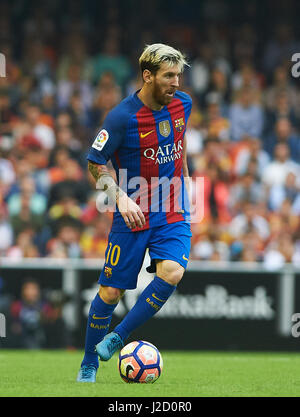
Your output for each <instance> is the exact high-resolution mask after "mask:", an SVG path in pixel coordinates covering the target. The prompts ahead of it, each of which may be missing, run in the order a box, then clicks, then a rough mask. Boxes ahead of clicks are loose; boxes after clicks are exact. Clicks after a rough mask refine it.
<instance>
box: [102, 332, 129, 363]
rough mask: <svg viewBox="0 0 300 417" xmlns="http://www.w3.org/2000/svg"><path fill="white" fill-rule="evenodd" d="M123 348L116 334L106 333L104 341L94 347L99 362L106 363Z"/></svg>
mask: <svg viewBox="0 0 300 417" xmlns="http://www.w3.org/2000/svg"><path fill="white" fill-rule="evenodd" d="M123 346H124V343H123V340H122V339H121V337H120V336H119V335H118V333H115V332H111V333H108V334H107V335H106V336H105V337H104V339H103V340H102V341H101V342H100V343H98V345H96V351H97V353H98V355H99V358H100V360H101V361H108V360H109V359H110V358H111V357H112V356H113V354H114V353H115V352H116V351H117V350H119V349H121V348H122V347H123Z"/></svg>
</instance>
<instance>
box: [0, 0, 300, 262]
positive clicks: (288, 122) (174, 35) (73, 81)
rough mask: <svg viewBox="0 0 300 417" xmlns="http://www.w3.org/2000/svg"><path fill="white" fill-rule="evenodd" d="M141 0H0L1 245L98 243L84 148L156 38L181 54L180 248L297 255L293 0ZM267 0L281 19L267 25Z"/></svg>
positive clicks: (88, 254) (298, 44)
mask: <svg viewBox="0 0 300 417" xmlns="http://www.w3.org/2000/svg"><path fill="white" fill-rule="evenodd" d="M62 3H64V7H63V6H62ZM126 3H128V7H125V4H126ZM140 3H141V2H137V1H135V0H131V1H129V0H128V2H125V1H124V2H121V1H116V0H115V1H102V2H95V1H92V2H91V3H90V4H89V6H88V5H87V4H86V3H84V2H81V1H73V2H70V1H69V2H68V1H67V2H58V1H52V2H49V1H45V2H43V4H40V3H39V2H34V1H32V2H27V1H25V0H24V1H21V0H20V1H15V2H6V1H3V2H1V4H0V52H1V53H3V54H4V55H5V58H6V77H0V256H3V257H6V258H14V259H20V258H28V257H52V258H78V257H82V258H100V257H104V252H105V249H106V245H107V237H108V233H109V230H110V225H111V220H112V216H111V214H109V213H106V214H104V213H102V214H101V213H99V211H98V210H97V208H96V203H95V199H96V193H95V187H94V181H93V179H92V178H91V176H90V174H89V173H88V171H87V161H86V154H87V151H88V149H89V146H90V145H91V143H92V142H93V140H94V137H95V135H96V134H97V132H98V131H99V128H100V127H101V123H102V122H103V119H104V118H105V116H106V114H107V112H108V111H109V110H110V109H111V108H113V107H114V106H115V105H116V104H118V103H119V102H120V100H122V99H123V98H124V97H125V96H127V95H128V94H131V93H132V92H134V91H136V90H137V89H138V88H140V86H141V75H140V73H139V70H138V66H137V62H138V56H139V55H140V53H141V51H142V49H143V47H144V46H145V44H149V43H152V42H164V43H169V44H171V45H172V46H174V47H177V48H179V49H181V50H183V51H184V52H185V53H186V55H187V57H188V60H189V62H190V64H191V66H190V68H187V69H186V71H185V74H184V75H183V79H182V87H181V88H182V89H183V90H184V91H186V92H188V93H189V94H190V95H191V96H192V98H193V109H192V113H191V117H190V120H189V123H188V126H187V131H186V140H187V152H188V164H189V170H190V175H191V177H192V178H193V179H195V178H197V177H203V178H204V190H205V192H204V198H203V199H204V219H202V220H201V221H199V222H195V223H193V224H192V229H193V242H192V251H191V259H200V260H212V261H216V262H217V261H224V260H225V261H226V260H231V261H246V262H253V261H257V262H262V263H264V264H265V265H266V266H267V267H270V268H273V267H274V266H275V267H277V266H278V267H280V266H282V265H283V264H284V263H293V264H294V265H298V266H299V265H300V221H299V219H300V89H299V86H300V79H296V78H293V77H292V75H291V64H292V62H291V57H292V55H293V53H295V52H300V36H299V33H297V32H296V24H295V25H293V24H292V23H291V22H292V21H293V20H292V16H293V15H295V16H297V13H295V11H294V10H295V9H294V8H293V7H295V8H297V5H296V2H293V1H286V2H285V4H284V10H283V9H282V10H283V11H281V9H280V7H282V5H280V4H279V3H280V2H268V1H266V2H260V3H258V2H256V1H253V2H247V3H246V6H245V8H244V9H243V10H240V14H237V12H236V9H234V12H232V10H231V9H230V7H229V5H228V3H230V2H222V1H220V0H212V1H203V2H194V1H191V2H190V6H189V7H190V9H188V8H187V7H186V2H184V1H181V0H174V1H173V2H172V3H171V2H169V1H165V2H161V3H163V4H161V3H160V2H159V1H153V2H151V7H150V5H149V4H148V5H147V3H145V4H144V5H143V7H144V6H145V7H144V9H143V11H141V10H140V9H141V5H140ZM168 5H169V6H171V5H173V6H172V8H171V9H168V7H167V6H168ZM262 5H263V6H262ZM268 6H269V7H270V9H271V8H272V11H273V12H274V9H275V11H276V12H277V13H278V15H279V16H282V21H279V22H278V21H276V20H274V22H273V24H270V22H269V23H268V25H267V28H266V27H265V26H264V25H265V20H264V18H263V17H264V15H263V13H265V14H267V15H268V10H269V9H268ZM193 7H195V11H194V12H193ZM170 10H171V12H170ZM132 11H134V13H132ZM139 13H140V14H139ZM282 13H283V14H282ZM137 16H139V19H140V20H139V21H138V22H137ZM191 16H192V17H191ZM197 16H199V19H198V20H197ZM268 16H269V19H270V20H271V21H272V13H271V14H270V15H268ZM153 22H155V23H153ZM194 192H197V190H195V191H194Z"/></svg>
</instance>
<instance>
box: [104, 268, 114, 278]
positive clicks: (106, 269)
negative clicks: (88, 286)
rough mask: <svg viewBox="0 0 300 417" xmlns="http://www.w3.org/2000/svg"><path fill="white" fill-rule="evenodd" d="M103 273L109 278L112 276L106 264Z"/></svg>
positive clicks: (110, 269)
mask: <svg viewBox="0 0 300 417" xmlns="http://www.w3.org/2000/svg"><path fill="white" fill-rule="evenodd" d="M104 275H105V276H106V278H110V277H111V276H112V268H109V267H108V266H106V267H105V268H104Z"/></svg>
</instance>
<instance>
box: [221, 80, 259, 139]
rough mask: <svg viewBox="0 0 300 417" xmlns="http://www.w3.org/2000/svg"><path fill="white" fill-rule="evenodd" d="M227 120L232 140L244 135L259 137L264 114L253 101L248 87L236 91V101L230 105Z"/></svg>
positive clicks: (241, 137)
mask: <svg viewBox="0 0 300 417" xmlns="http://www.w3.org/2000/svg"><path fill="white" fill-rule="evenodd" d="M229 120H230V124H231V137H232V139H233V140H234V141H240V140H242V139H243V138H244V137H245V136H246V135H247V136H252V137H256V138H260V137H261V134H262V131H263V126H264V114H263V110H262V108H261V107H260V106H259V105H258V104H255V103H254V99H253V93H252V90H251V89H250V88H249V87H244V88H242V90H240V91H239V92H238V96H237V101H236V102H235V103H234V104H232V105H231V106H230V110H229Z"/></svg>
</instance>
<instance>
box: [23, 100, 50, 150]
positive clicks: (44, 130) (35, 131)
mask: <svg viewBox="0 0 300 417" xmlns="http://www.w3.org/2000/svg"><path fill="white" fill-rule="evenodd" d="M41 116H42V114H41V110H40V108H39V106H37V105H30V106H28V107H27V109H26V120H27V121H28V123H29V126H30V129H31V134H32V135H33V136H34V137H35V138H36V139H37V140H38V141H39V143H40V145H41V146H42V148H44V149H46V150H50V149H52V148H53V147H54V145H55V135H54V131H53V129H52V128H51V127H50V126H47V125H46V124H45V123H43V122H41Z"/></svg>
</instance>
